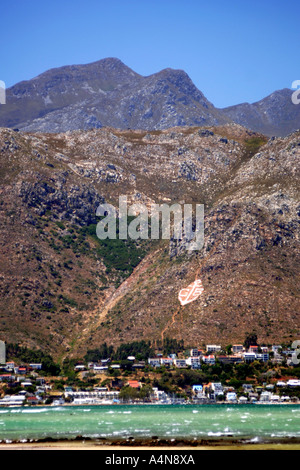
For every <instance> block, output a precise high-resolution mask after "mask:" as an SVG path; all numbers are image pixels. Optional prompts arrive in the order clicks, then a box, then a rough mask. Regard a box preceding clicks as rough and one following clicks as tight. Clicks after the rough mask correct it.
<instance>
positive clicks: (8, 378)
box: [0, 374, 14, 382]
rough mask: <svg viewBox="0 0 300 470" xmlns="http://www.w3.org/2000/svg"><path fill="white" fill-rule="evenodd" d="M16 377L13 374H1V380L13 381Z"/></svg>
mask: <svg viewBox="0 0 300 470" xmlns="http://www.w3.org/2000/svg"><path fill="white" fill-rule="evenodd" d="M13 380H14V377H13V376H12V375H11V374H1V375H0V382H12V381H13Z"/></svg>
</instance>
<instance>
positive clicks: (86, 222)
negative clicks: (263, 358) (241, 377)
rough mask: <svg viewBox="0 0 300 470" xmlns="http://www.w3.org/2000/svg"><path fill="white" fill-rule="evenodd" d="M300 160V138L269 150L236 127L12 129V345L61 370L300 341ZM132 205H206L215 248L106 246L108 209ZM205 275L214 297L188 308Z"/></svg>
mask: <svg viewBox="0 0 300 470" xmlns="http://www.w3.org/2000/svg"><path fill="white" fill-rule="evenodd" d="M121 69H122V74H123V76H124V77H125V76H127V73H128V74H129V75H130V72H129V71H128V70H127V72H126V71H125V70H124V69H123V67H121ZM74 73H75V72H74ZM76 73H78V71H76ZM118 73H120V71H119V72H117V71H116V74H118ZM166 74H167V75H168V76H169V72H166ZM135 79H136V80H137V81H138V80H140V78H139V77H135ZM117 80H119V79H118V78H117ZM103 86H104V85H103ZM110 86H114V85H113V84H111V82H110ZM299 156H300V133H299V132H296V133H294V134H292V135H289V136H287V137H285V138H271V139H269V140H268V139H267V138H265V137H264V136H263V135H261V134H258V133H255V132H252V131H249V130H247V129H245V128H243V127H241V126H239V125H235V124H226V125H223V126H218V127H216V126H214V127H212V126H210V127H176V128H172V129H166V130H155V131H146V130H144V131H142V130H135V131H134V130H128V129H127V130H120V129H113V128H107V127H105V128H101V129H91V130H85V131H84V130H77V131H72V132H66V133H59V134H51V133H36V134H35V133H25V132H15V131H13V130H11V129H8V128H2V129H0V175H1V186H0V221H1V238H0V266H1V272H0V293H1V295H0V316H1V319H0V325H1V326H0V329H1V339H2V340H5V341H6V342H8V343H20V344H22V345H24V346H28V347H30V348H41V349H43V350H44V351H47V352H50V353H51V354H52V355H53V356H54V357H55V358H61V357H64V356H66V355H67V354H68V355H70V356H75V357H76V356H77V355H79V354H82V353H83V352H85V351H86V350H87V349H93V348H95V347H98V346H99V345H100V344H101V343H103V342H107V343H109V344H115V345H117V344H120V343H121V342H130V341H133V340H141V339H145V340H148V339H149V340H157V339H161V338H163V337H169V338H176V339H184V342H185V345H186V346H189V345H190V346H200V345H202V344H206V343H207V342H211V343H216V344H221V345H222V346H224V347H225V346H226V345H228V344H232V343H239V342H243V341H244V338H245V336H246V334H247V333H252V332H253V331H255V332H256V334H257V336H258V341H259V343H260V344H263V343H266V344H271V343H272V342H290V341H292V340H296V339H298V338H299V335H300V320H299V313H298V312H299V307H300V305H299V282H298V280H299V275H300V271H299V269H300V268H299V267H300V263H299V235H300V234H299V215H300V201H299V183H300V181H299V179H300V174H299V164H298V161H299ZM120 195H127V197H128V202H129V203H134V202H143V203H144V204H146V205H147V207H149V206H150V204H151V203H153V202H156V203H167V204H171V203H174V202H179V203H183V202H185V203H194V204H196V203H203V204H204V205H205V238H204V247H203V249H201V250H200V251H195V252H191V253H189V252H187V250H186V245H185V242H184V240H183V241H181V242H180V241H176V240H141V241H133V240H125V241H122V240H108V241H100V240H99V239H98V238H97V236H96V223H97V221H98V220H99V219H98V217H97V216H96V210H97V207H98V205H99V204H100V203H103V202H104V201H105V202H109V203H111V204H113V205H115V206H116V207H118V198H119V196H120ZM195 277H200V279H201V280H202V283H203V286H204V292H203V294H202V295H201V297H200V298H199V299H198V300H196V301H195V302H193V303H191V304H188V305H186V306H185V307H182V308H180V305H179V302H178V293H179V291H180V290H181V289H182V288H183V287H186V286H188V285H189V284H190V283H191V282H192V281H193V280H194V279H195Z"/></svg>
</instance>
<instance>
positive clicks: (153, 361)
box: [148, 357, 160, 367]
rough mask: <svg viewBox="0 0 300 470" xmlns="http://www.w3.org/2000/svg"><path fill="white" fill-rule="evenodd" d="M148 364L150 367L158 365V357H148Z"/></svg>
mask: <svg viewBox="0 0 300 470" xmlns="http://www.w3.org/2000/svg"><path fill="white" fill-rule="evenodd" d="M148 364H149V365H150V366H151V367H160V358H158V357H155V358H149V359H148Z"/></svg>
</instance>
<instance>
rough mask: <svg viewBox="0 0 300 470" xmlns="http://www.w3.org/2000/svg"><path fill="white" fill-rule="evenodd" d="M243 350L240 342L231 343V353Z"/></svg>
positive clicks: (238, 352) (239, 352)
mask: <svg viewBox="0 0 300 470" xmlns="http://www.w3.org/2000/svg"><path fill="white" fill-rule="evenodd" d="M243 351H244V346H243V345H242V344H233V345H232V352H233V354H241V353H242V352H243Z"/></svg>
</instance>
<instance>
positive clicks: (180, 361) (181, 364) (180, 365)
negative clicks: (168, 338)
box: [174, 359, 187, 369]
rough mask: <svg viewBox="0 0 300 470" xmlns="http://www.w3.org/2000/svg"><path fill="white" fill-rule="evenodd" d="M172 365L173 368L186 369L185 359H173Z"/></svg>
mask: <svg viewBox="0 0 300 470" xmlns="http://www.w3.org/2000/svg"><path fill="white" fill-rule="evenodd" d="M174 365H175V367H178V368H179V369H183V368H185V367H187V363H186V360H185V359H175V360H174Z"/></svg>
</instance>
